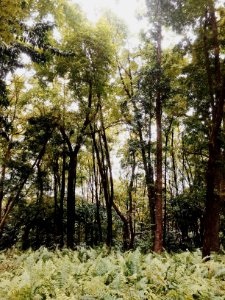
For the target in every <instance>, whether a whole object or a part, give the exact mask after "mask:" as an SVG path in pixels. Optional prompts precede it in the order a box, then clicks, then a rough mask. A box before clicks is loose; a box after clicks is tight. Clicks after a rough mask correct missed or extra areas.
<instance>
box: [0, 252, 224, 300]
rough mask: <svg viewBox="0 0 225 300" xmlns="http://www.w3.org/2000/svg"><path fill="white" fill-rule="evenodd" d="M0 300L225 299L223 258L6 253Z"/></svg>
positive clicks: (0, 263)
mask: <svg viewBox="0 0 225 300" xmlns="http://www.w3.org/2000/svg"><path fill="white" fill-rule="evenodd" d="M0 299H1V300H42V299H43V300H44V299H46V300H48V299H57V300H68V299H72V300H73V299H74V300H94V299H99V300H112V299H121V300H122V299H123V300H139V299H146V300H151V299H155V300H160V299H166V300H170V299H177V300H191V299H202V300H212V299H215V300H217V299H218V300H219V299H225V256H222V255H218V256H217V255H215V256H213V259H212V260H211V261H208V262H202V259H201V253H200V251H196V252H194V253H190V252H184V253H181V254H174V255H170V254H167V253H164V254H162V255H156V254H147V255H143V254H141V253H140V252H139V250H136V251H134V252H127V253H121V252H119V251H112V252H111V253H110V254H108V252H107V250H106V249H97V250H93V249H85V248H81V249H80V250H79V251H70V250H67V249H64V250H61V251H60V250H56V251H54V252H51V251H49V250H47V249H46V248H41V249H39V250H38V251H31V250H29V251H27V252H20V251H18V250H15V249H14V250H8V251H6V252H2V253H0Z"/></svg>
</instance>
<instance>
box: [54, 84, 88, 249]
mask: <svg viewBox="0 0 225 300" xmlns="http://www.w3.org/2000/svg"><path fill="white" fill-rule="evenodd" d="M92 97H93V90H92V82H89V92H88V104H87V108H86V115H85V119H84V122H83V124H82V126H81V128H80V131H79V133H78V134H77V138H76V144H75V146H74V149H73V146H72V144H71V142H70V139H69V137H68V136H67V134H66V133H65V129H64V126H59V129H60V131H61V134H62V136H63V139H64V140H65V142H66V144H67V146H68V149H69V168H68V185H67V247H68V248H71V249H73V248H74V238H75V206H76V205H75V200H76V199H75V189H76V175H77V162H78V154H79V151H80V147H81V145H82V144H83V141H84V138H85V133H86V130H87V127H88V126H89V124H90V123H91V121H92V120H91V117H90V114H91V107H92Z"/></svg>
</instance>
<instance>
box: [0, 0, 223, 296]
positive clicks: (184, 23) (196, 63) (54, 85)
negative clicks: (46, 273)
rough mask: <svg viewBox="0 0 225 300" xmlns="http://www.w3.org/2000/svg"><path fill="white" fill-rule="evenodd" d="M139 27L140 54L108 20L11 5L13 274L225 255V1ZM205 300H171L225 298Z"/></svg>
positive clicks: (6, 30) (0, 198)
mask: <svg viewBox="0 0 225 300" xmlns="http://www.w3.org/2000/svg"><path fill="white" fill-rule="evenodd" d="M139 18H140V19H142V20H143V19H144V20H145V22H146V28H145V29H143V30H142V31H141V32H140V39H139V42H138V44H137V45H136V46H135V47H130V46H129V42H128V40H129V32H128V29H127V27H126V25H125V24H124V22H123V21H122V20H121V19H119V18H118V17H117V16H116V15H114V14H112V13H111V12H110V11H105V12H103V13H102V16H101V17H100V18H99V20H98V21H97V22H96V23H95V24H94V23H92V22H91V21H89V20H88V18H87V17H86V15H85V13H84V12H83V11H82V10H81V8H80V7H79V6H78V5H77V4H75V3H73V2H72V1H69V0H57V1H53V0H49V1H45V0H10V1H8V0H2V1H0V110H1V114H0V144H1V147H0V250H1V251H3V252H1V258H0V260H1V261H3V260H4V259H3V256H4V255H5V254H4V253H5V252H4V251H6V250H7V249H11V248H13V249H18V251H25V250H28V249H32V250H33V251H46V253H47V254H46V253H45V254H43V255H47V256H51V252H48V251H51V250H54V249H58V250H57V251H60V250H59V249H64V250H62V251H68V253H70V254H68V257H69V256H70V257H72V255H73V254H72V253H73V252H70V251H72V250H76V249H83V250H82V251H90V253H92V254H90V253H89V254H87V253H86V252H85V253H86V254H85V257H86V256H88V255H90V256H91V255H93V256H95V257H98V255H100V254H99V253H98V254H96V253H97V252H94V251H99V250H98V249H99V247H103V249H105V248H104V247H107V248H106V249H108V250H107V251H110V249H114V250H112V251H121V253H122V252H124V251H125V252H124V255H129V254H126V251H128V250H133V251H134V252H132V251H131V252H128V253H134V254H133V255H134V256H135V255H137V256H138V255H139V256H138V257H139V258H138V259H140V257H141V255H145V254H146V255H147V254H148V253H154V254H151V255H156V257H158V256H157V255H162V257H161V258H160V256H159V257H158V258H157V259H158V260H160V259H161V264H163V257H164V258H165V256H163V255H168V257H169V255H170V254H165V253H178V252H183V251H187V250H188V251H193V253H194V251H201V255H200V254H199V252H197V253H198V254H193V255H196V256H198V257H199V259H201V256H202V258H203V259H204V261H207V260H209V259H210V257H211V255H217V253H221V251H222V253H223V248H224V247H225V206H224V198H225V103H224V101H225V7H224V2H223V1H219V0H199V1H194V0H146V9H145V12H143V13H142V15H141V16H139ZM169 32H174V33H176V34H177V35H179V36H180V37H181V38H180V40H179V42H175V41H174V45H173V46H172V47H166V48H165V47H163V46H162V45H163V40H164V39H165V38H166V35H169ZM43 247H44V248H43ZM38 249H45V250H38ZM47 249H48V250H47ZM85 249H86V250H85ZM87 249H93V250H87ZM94 249H96V250H94ZM115 249H117V250H115ZM197 249H198V250H197ZM7 251H11V250H7ZM29 251H31V250H29ZM79 251H81V250H79ZM82 251H81V252H79V253H83V252H82ZM91 251H93V252H91ZM104 251H106V250H104ZM138 251H140V252H138ZM164 252H165V253H164ZM7 253H8V252H7ZM31 253H32V252H31ZM59 253H60V252H59ZM93 253H95V254H93ZM135 253H136V254H135ZM32 255H35V254H32ZM58 255H62V256H63V254H58ZM74 255H75V254H74ZM77 255H78V254H77ZM79 255H81V254H79ZM114 255H115V257H116V258H115V257H114V258H115V261H116V260H117V261H120V262H121V260H120V259H119V258H118V256H116V254H115V253H114ZM121 255H122V254H121ZM130 255H132V254H130ZM149 255H150V254H149ZM176 255H178V254H176ZM183 255H185V254H183ZM9 257H10V255H9ZM103 257H104V256H103ZM103 257H102V259H103ZM121 257H122V256H121ZM175 257H176V256H175ZM186 258H187V257H186ZM186 258H185V259H186ZM64 259H66V258H65V257H64ZM71 259H72V258H71ZM73 259H75V258H73ZM121 259H122V258H121ZM123 259H124V260H126V259H128V258H123ZM146 259H147V258H146ZM170 259H171V260H172V258H170ZM174 259H175V258H174ZM193 259H194V258H193ZM75 260H76V259H75ZM86 260H87V258H86ZM86 260H85V262H86ZM112 260H113V258H112ZM128 260H129V259H128ZM134 260H135V259H134ZM131 261H132V259H131ZM190 261H191V259H190ZM101 263H102V262H101ZM107 263H109V262H107ZM111 263H112V261H111ZM187 263H188V262H187ZM125 264H126V263H125ZM190 264H191V263H190ZM224 264H225V262H224V261H223V265H224ZM128 265H129V262H128ZM223 268H225V266H224V267H223ZM114 271H115V269H114ZM142 271H143V272H144V269H143V270H142ZM99 272H100V275H101V274H105V273H104V272H103V273H101V271H99ZM132 272H133V273H132ZM132 272H131V273H130V274H129V276H131V275H133V274H135V273H136V271H135V272H134V271H132ZM146 272H147V271H146ZM128 273H129V272H128ZM165 274H166V271H165ZM222 275H224V272H223V274H222ZM165 276H167V275H165ZM62 280H65V278H64V279H62ZM158 280H159V279H158ZM143 284H145V283H144V282H143ZM224 290H225V287H224ZM49 297H50V296H49ZM96 297H97V298H88V297H86V298H85V297H83V298H82V296H81V297H80V298H79V299H100V298H98V296H96ZM132 297H133V298H132ZM132 297H131V296H130V297H128V298H123V296H121V298H119V296H118V298H107V297H106V298H104V299H139V298H138V297H139V296H132ZM140 297H141V296H140ZM196 297H197V296H196ZM196 297H194V298H182V297H181V298H176V297H175V298H173V297H172V296H171V298H169V297H167V298H165V299H224V298H219V296H218V298H216V297H214V298H210V296H209V298H207V297H206V296H204V295H203V296H202V298H196ZM204 297H205V298H204ZM53 298H54V297H53ZM1 299H4V298H3V297H2V298H1ZM5 299H47V298H32V297H31V298H26V297H24V298H23V297H22V296H21V298H16V296H15V298H13V297H12V296H11V298H5ZM49 299H50V298H49ZM55 299H56V298H55ZM58 299H64V298H60V297H59V298H58ZM65 299H73V298H65ZM74 299H76V298H74ZM77 299H78V298H77ZM102 299H103V298H102ZM140 299H156V298H154V297H153V298H150V296H149V298H144V296H143V298H140ZM157 299H159V298H157ZM162 299H164V298H162Z"/></svg>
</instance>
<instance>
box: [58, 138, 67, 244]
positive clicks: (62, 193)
mask: <svg viewBox="0 0 225 300" xmlns="http://www.w3.org/2000/svg"><path fill="white" fill-rule="evenodd" d="M61 176H62V179H61V189H60V203H59V234H60V247H63V246H64V228H63V215H64V197H65V187H66V149H65V142H63V153H62V175H61Z"/></svg>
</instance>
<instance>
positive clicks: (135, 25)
mask: <svg viewBox="0 0 225 300" xmlns="http://www.w3.org/2000/svg"><path fill="white" fill-rule="evenodd" d="M71 1H72V2H74V3H78V4H79V5H80V6H81V8H82V10H83V11H84V12H85V13H86V16H87V17H88V19H89V20H90V21H92V22H96V21H97V20H98V18H99V17H100V16H101V13H102V12H103V11H104V10H105V9H107V10H111V11H112V12H114V13H115V14H116V15H117V16H118V17H120V18H121V19H122V20H123V21H124V22H125V23H126V24H127V26H128V29H129V33H130V35H129V44H130V46H131V47H133V46H134V47H135V46H136V45H137V44H138V33H139V32H140V30H141V28H143V27H144V26H147V23H146V21H144V19H143V20H142V21H141V20H140V19H139V20H138V18H137V16H138V14H143V13H144V11H145V0H71ZM223 1H224V0H223ZM164 36H165V37H164V39H163V41H162V47H163V48H167V47H170V46H173V45H174V44H175V43H176V42H177V41H179V40H180V39H181V37H180V36H177V35H176V34H175V33H172V32H166V34H164Z"/></svg>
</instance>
